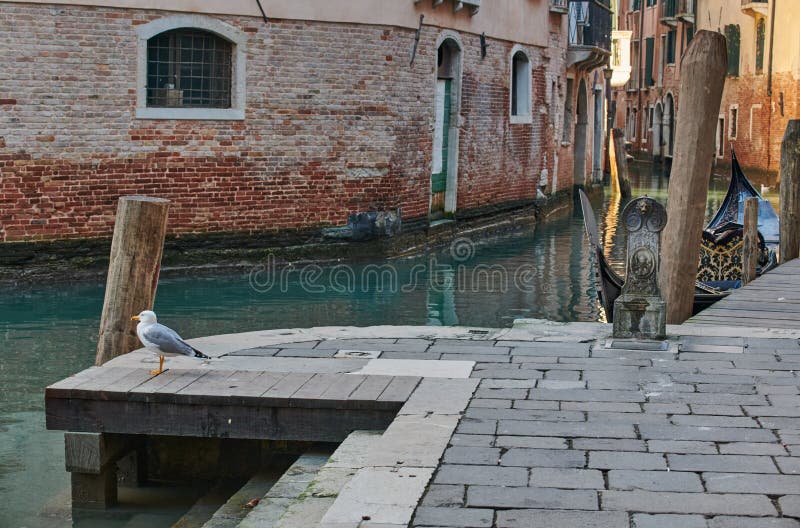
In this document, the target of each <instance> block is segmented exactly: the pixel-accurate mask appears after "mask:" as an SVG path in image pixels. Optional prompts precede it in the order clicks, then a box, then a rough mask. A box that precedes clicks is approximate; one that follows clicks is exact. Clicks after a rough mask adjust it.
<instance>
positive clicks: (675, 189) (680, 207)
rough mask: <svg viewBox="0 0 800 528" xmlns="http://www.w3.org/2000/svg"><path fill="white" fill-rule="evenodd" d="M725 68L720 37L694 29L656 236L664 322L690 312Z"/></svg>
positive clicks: (683, 65) (676, 321)
mask: <svg viewBox="0 0 800 528" xmlns="http://www.w3.org/2000/svg"><path fill="white" fill-rule="evenodd" d="M727 68H728V57H727V48H726V45H725V37H724V36H722V35H721V34H719V33H716V32H712V31H699V32H698V33H697V35H695V37H694V39H692V43H691V45H690V46H689V48H688V49H687V50H686V53H685V54H684V56H683V60H682V62H681V84H680V92H679V94H680V95H679V99H678V100H679V101H680V106H679V107H678V118H677V127H678V128H677V129H676V131H675V138H676V139H675V149H674V157H673V161H672V172H671V176H670V182H669V197H668V199H667V218H668V220H667V227H666V228H665V229H664V233H663V237H662V241H663V245H662V262H661V288H662V292H663V294H664V296H665V297H666V301H667V323H671V324H680V323H682V322H683V321H685V320H686V319H688V318H689V317H690V316H691V315H692V305H693V302H694V283H695V280H696V278H697V263H698V259H699V258H700V237H701V235H702V231H703V220H704V219H705V211H706V199H707V196H708V183H709V179H710V177H711V162H712V160H713V159H714V158H713V156H714V134H715V131H716V128H717V114H718V113H719V107H720V102H721V101H722V88H723V86H724V85H725V72H726V71H727Z"/></svg>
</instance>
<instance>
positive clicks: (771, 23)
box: [767, 0, 778, 170]
mask: <svg viewBox="0 0 800 528" xmlns="http://www.w3.org/2000/svg"><path fill="white" fill-rule="evenodd" d="M777 3H778V0H772V10H771V13H770V17H769V62H768V63H767V97H769V118H768V119H767V170H769V168H770V166H771V165H772V149H771V148H770V145H771V144H772V50H773V47H774V44H775V4H777Z"/></svg>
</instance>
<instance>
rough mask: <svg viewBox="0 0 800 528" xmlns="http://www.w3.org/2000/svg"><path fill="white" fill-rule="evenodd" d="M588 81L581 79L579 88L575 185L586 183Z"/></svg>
mask: <svg viewBox="0 0 800 528" xmlns="http://www.w3.org/2000/svg"><path fill="white" fill-rule="evenodd" d="M588 104H589V103H588V101H587V94H586V83H585V82H584V81H583V79H581V83H580V86H579V88H578V104H577V106H576V111H575V118H576V119H575V160H574V173H573V180H572V181H573V184H574V185H586V132H587V128H588V127H587V125H588V123H589V112H588V108H587V107H588Z"/></svg>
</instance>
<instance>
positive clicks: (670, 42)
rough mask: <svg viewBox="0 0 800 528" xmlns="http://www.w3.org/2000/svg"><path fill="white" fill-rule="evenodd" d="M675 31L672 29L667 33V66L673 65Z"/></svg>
mask: <svg viewBox="0 0 800 528" xmlns="http://www.w3.org/2000/svg"><path fill="white" fill-rule="evenodd" d="M677 34H678V32H677V30H675V29H673V30H672V31H670V32H668V33H667V64H675V41H676V40H677V38H676V37H677Z"/></svg>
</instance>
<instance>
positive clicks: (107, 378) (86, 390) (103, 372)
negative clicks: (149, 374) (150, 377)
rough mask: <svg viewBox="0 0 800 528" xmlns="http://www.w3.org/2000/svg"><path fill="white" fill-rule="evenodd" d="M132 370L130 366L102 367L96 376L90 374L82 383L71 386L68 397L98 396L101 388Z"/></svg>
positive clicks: (115, 381) (118, 379) (92, 397)
mask: <svg viewBox="0 0 800 528" xmlns="http://www.w3.org/2000/svg"><path fill="white" fill-rule="evenodd" d="M131 372H133V369H131V368H130V367H103V368H100V369H99V371H97V375H96V376H92V377H91V378H89V379H87V380H86V381H84V382H83V383H80V384H78V385H76V386H75V387H73V388H72V390H71V391H70V393H69V396H68V397H70V398H90V399H96V398H99V397H100V391H101V389H103V388H105V387H107V386H109V385H113V384H115V383H117V382H119V381H120V380H122V379H124V378H126V377H127V376H129V375H130V374H131Z"/></svg>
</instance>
